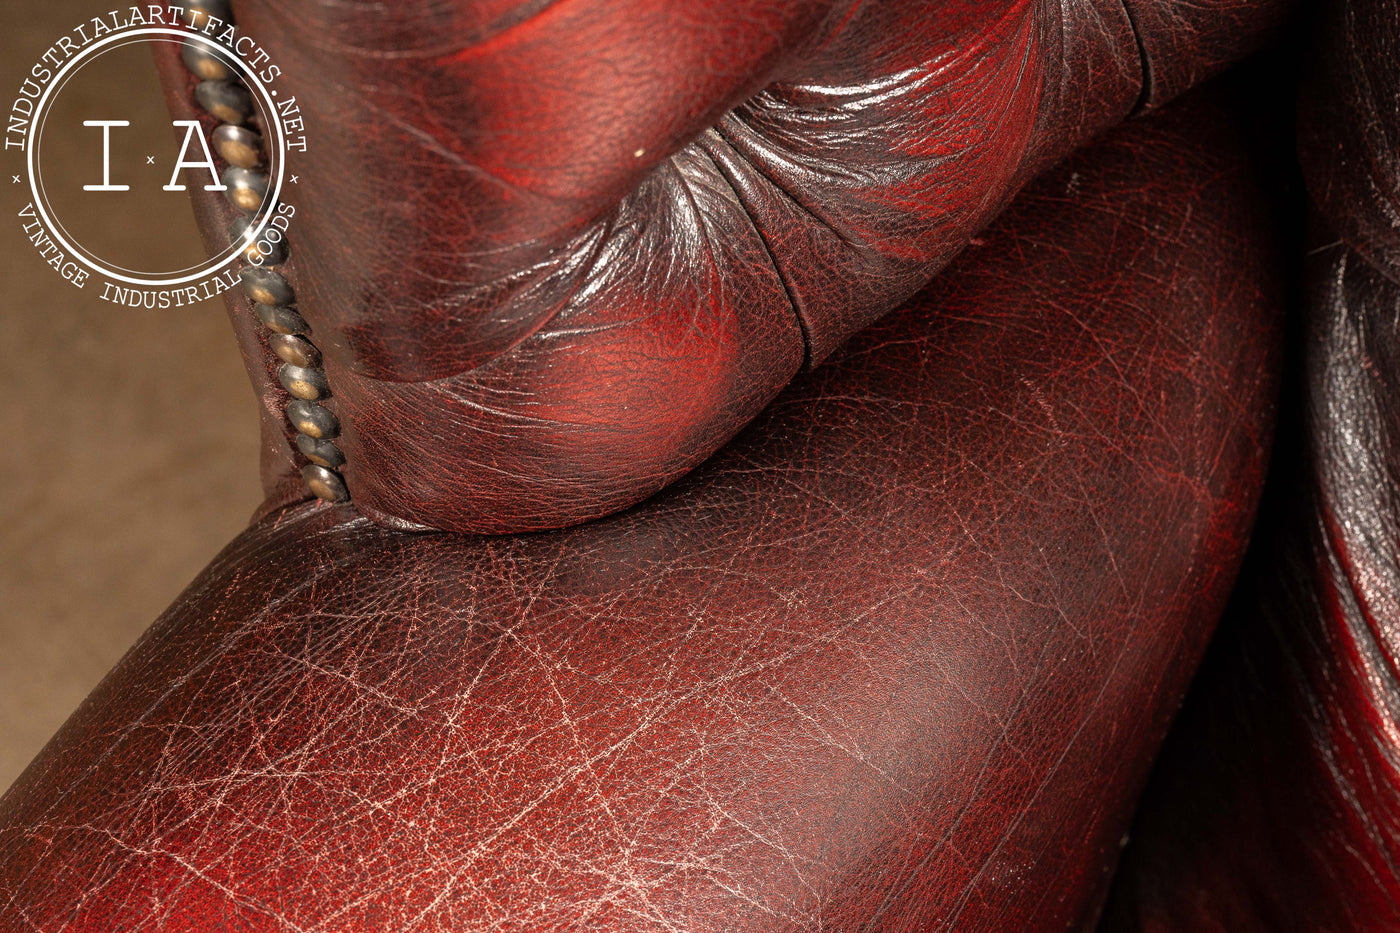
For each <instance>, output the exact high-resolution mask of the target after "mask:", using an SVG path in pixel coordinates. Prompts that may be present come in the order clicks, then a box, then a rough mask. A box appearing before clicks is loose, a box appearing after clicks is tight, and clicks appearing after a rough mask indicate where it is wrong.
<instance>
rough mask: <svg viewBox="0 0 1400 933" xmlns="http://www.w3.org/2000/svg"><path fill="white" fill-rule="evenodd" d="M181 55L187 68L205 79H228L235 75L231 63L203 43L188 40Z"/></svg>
mask: <svg viewBox="0 0 1400 933" xmlns="http://www.w3.org/2000/svg"><path fill="white" fill-rule="evenodd" d="M180 57H181V58H183V59H184V60H185V67H186V68H188V69H189V70H190V71H191V72H193V73H194V74H195V75H196V76H198V77H200V78H203V79H204V80H205V81H227V80H228V79H229V78H232V77H233V69H232V68H231V67H229V64H228V63H227V62H225V61H224V60H223V59H222V58H219V57H218V56H217V55H215V54H214V53H213V52H210V51H209V50H208V49H206V48H205V47H204V46H202V45H196V44H194V43H193V42H186V43H185V47H184V49H182V50H181V52H180Z"/></svg>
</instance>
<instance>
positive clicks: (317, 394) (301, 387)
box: [277, 363, 331, 401]
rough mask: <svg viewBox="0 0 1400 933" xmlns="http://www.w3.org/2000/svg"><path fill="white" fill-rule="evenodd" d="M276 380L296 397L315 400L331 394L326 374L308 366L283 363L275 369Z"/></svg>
mask: <svg viewBox="0 0 1400 933" xmlns="http://www.w3.org/2000/svg"><path fill="white" fill-rule="evenodd" d="M277 381H278V382H280V383H282V388H284V389H286V390H287V391H288V392H289V393H290V394H291V395H292V396H294V397H296V398H301V399H306V400H307V401H315V400H316V399H320V398H325V397H326V396H327V395H330V394H331V387H330V383H328V382H327V381H326V374H325V373H323V372H321V371H320V370H319V369H315V368H313V367H310V366H293V365H292V364H291V363H283V364H282V365H281V366H280V367H278V369H277Z"/></svg>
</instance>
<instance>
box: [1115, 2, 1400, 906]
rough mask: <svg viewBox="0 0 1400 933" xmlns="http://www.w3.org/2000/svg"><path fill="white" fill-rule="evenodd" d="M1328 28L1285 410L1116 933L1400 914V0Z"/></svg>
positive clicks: (1154, 795) (1121, 895)
mask: <svg viewBox="0 0 1400 933" xmlns="http://www.w3.org/2000/svg"><path fill="white" fill-rule="evenodd" d="M1312 35H1313V36H1314V37H1315V39H1316V45H1315V46H1313V47H1311V48H1310V50H1309V51H1310V68H1309V70H1308V72H1307V73H1306V76H1305V81H1304V90H1303V91H1302V94H1301V101H1302V106H1301V108H1300V126H1299V145H1300V156H1301V160H1300V161H1301V164H1302V168H1303V175H1304V178H1305V181H1306V184H1307V189H1308V193H1309V195H1310V196H1311V199H1312V202H1313V208H1314V213H1313V218H1312V221H1311V228H1312V229H1311V233H1310V236H1311V240H1312V244H1311V246H1312V249H1311V250H1310V254H1309V258H1308V262H1307V266H1306V275H1307V286H1306V303H1305V306H1304V309H1303V315H1302V318H1303V320H1302V323H1301V326H1300V333H1299V334H1298V338H1299V339H1298V340H1297V341H1296V345H1297V348H1298V352H1297V359H1296V361H1295V365H1294V366H1293V367H1291V369H1292V370H1293V371H1292V372H1290V380H1289V382H1290V384H1293V385H1296V389H1295V391H1294V392H1292V393H1290V397H1289V398H1288V401H1287V405H1286V407H1285V409H1284V415H1283V424H1285V425H1287V426H1288V428H1289V429H1288V430H1287V431H1286V432H1285V433H1283V435H1282V436H1281V443H1280V448H1279V451H1278V453H1277V454H1276V458H1277V460H1278V462H1279V470H1278V472H1277V475H1276V476H1275V477H1274V478H1273V479H1272V480H1271V492H1270V495H1269V497H1268V499H1267V500H1266V501H1267V504H1266V506H1265V509H1264V513H1263V514H1264V516H1265V517H1266V518H1267V519H1268V520H1267V522H1266V523H1265V524H1263V525H1262V526H1261V529H1260V532H1259V533H1258V534H1257V535H1256V540H1257V542H1258V546H1257V547H1256V548H1255V549H1254V551H1253V552H1252V554H1251V558H1250V561H1249V565H1248V566H1249V571H1248V572H1247V574H1246V576H1245V579H1244V581H1243V583H1242V586H1241V588H1240V592H1239V594H1238V595H1237V597H1236V599H1235V600H1234V603H1233V609H1232V611H1231V612H1230V613H1229V615H1228V616H1227V621H1226V624H1224V625H1222V629H1221V633H1220V638H1219V640H1218V643H1217V644H1216V645H1215V646H1213V648H1212V651H1211V655H1210V657H1209V660H1208V662H1207V663H1206V664H1205V665H1204V666H1203V668H1202V672H1201V676H1200V680H1199V684H1198V686H1197V687H1195V688H1193V692H1192V696H1191V700H1190V702H1189V703H1188V705H1187V707H1186V708H1185V710H1184V711H1183V714H1182V720H1181V723H1180V725H1179V726H1178V727H1177V729H1176V731H1175V732H1174V733H1173V736H1172V739H1171V741H1170V742H1169V744H1168V745H1167V747H1166V749H1165V751H1164V753H1163V761H1162V764H1161V767H1160V769H1159V772H1158V773H1157V774H1155V775H1154V779H1153V786H1152V790H1151V791H1150V793H1149V794H1148V795H1147V797H1146V798H1145V800H1144V804H1143V811H1142V815H1141V817H1140V819H1139V822H1138V825H1137V828H1136V830H1135V833H1134V835H1135V842H1134V844H1133V845H1132V846H1131V847H1130V848H1129V850H1128V855H1127V857H1126V859H1125V863H1124V871H1123V874H1122V878H1121V880H1120V882H1119V884H1118V888H1117V891H1116V894H1115V896H1114V902H1113V910H1112V917H1113V922H1112V923H1111V924H1108V929H1110V930H1114V931H1117V930H1144V931H1176V930H1181V931H1192V933H1195V931H1207V933H1210V931H1231V933H1239V931H1245V933H1248V931H1256V930H1257V931H1273V930H1309V931H1313V930H1315V931H1320V933H1350V931H1372V930H1394V929H1400V730H1397V725H1398V724H1400V631H1397V628H1396V625H1397V621H1400V263H1397V260H1400V251H1397V244H1400V219H1398V218H1400V215H1397V213H1396V205H1397V198H1396V192H1397V191H1400V158H1397V149H1396V141H1397V140H1400V108H1398V107H1397V104H1398V103H1400V6H1397V4H1396V3H1394V2H1390V0H1381V2H1372V0H1345V2H1337V3H1333V4H1330V5H1327V6H1326V7H1324V8H1323V9H1322V11H1321V14H1320V16H1319V22H1318V24H1317V27H1316V29H1315V30H1314V32H1313V33H1312Z"/></svg>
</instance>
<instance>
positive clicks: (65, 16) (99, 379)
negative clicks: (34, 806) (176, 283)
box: [0, 0, 260, 791]
mask: <svg viewBox="0 0 1400 933" xmlns="http://www.w3.org/2000/svg"><path fill="white" fill-rule="evenodd" d="M0 6H3V9H2V10H0V26H3V29H0V88H3V89H4V91H5V93H4V95H3V99H4V101H5V106H6V108H8V103H9V99H10V98H11V96H13V92H14V91H15V90H16V89H17V88H18V86H19V84H20V82H21V80H22V79H23V77H24V74H25V71H26V70H27V69H28V67H29V65H30V64H32V63H33V62H34V61H35V60H37V59H38V57H39V56H40V55H41V54H43V52H44V50H45V49H46V48H48V47H49V45H50V43H52V42H53V41H54V39H56V38H57V37H58V36H59V35H62V34H63V33H66V32H67V31H68V30H70V29H71V28H72V27H73V26H74V25H75V24H76V23H78V22H80V21H81V20H83V19H85V18H87V17H89V16H93V15H96V14H98V13H101V12H103V11H105V10H106V9H108V8H109V6H110V4H106V3H105V2H102V3H99V2H93V0H5V3H4V4H3V5H0ZM130 82H131V83H130V89H131V95H132V100H133V101H140V102H142V103H143V105H144V104H145V103H149V106H150V108H151V111H152V112H153V113H156V114H164V105H163V103H162V98H161V95H160V90H159V87H158V85H157V83H156V78H155V71H154V68H153V67H151V66H150V65H149V63H147V62H144V61H142V62H140V63H139V67H137V68H135V69H134V70H133V73H132V74H131V75H130ZM10 164H11V162H6V165H10ZM12 174H13V169H11V171H9V172H6V173H5V174H4V175H3V178H2V179H0V180H3V182H4V183H5V184H7V185H9V184H12V180H11V177H10V176H11V175H12ZM16 200H18V202H19V203H18V204H17V205H16V206H15V208H14V210H13V211H12V210H10V209H9V208H10V205H11V204H12V203H14V202H15V201H16ZM25 200H26V199H25V198H24V197H23V196H21V195H18V194H16V195H14V196H13V197H8V198H6V199H4V201H3V202H0V204H3V206H4V207H5V208H6V210H5V217H4V219H3V220H0V256H3V257H4V259H3V261H0V791H3V790H4V789H6V788H8V787H9V786H10V784H11V783H12V782H13V780H14V779H15V778H16V777H17V776H18V775H19V773H20V771H21V770H23V769H24V767H25V765H27V764H28V763H29V760H30V759H31V758H32V757H33V756H34V754H35V753H36V752H38V750H39V749H40V747H42V745H43V744H44V742H45V741H46V740H47V739H48V738H49V736H50V735H52V734H53V732H54V730H55V729H57V728H58V727H59V725H60V724H62V722H63V720H64V719H66V718H67V717H68V715H69V714H70V713H71V712H72V711H73V709H74V708H75V707H76V706H77V705H78V703H79V702H81V700H82V699H83V697H84V696H86V695H87V693H88V692H89V691H90V690H91V689H92V688H93V687H94V686H96V684H97V682H98V681H99V680H101V679H102V676H103V674H105V673H106V672H107V670H108V669H109V668H110V667H111V666H112V665H113V664H114V663H115V662H116V661H117V659H118V658H119V657H121V655H122V654H123V653H124V652H125V651H126V649H127V648H128V647H130V646H131V644H132V642H134V641H135V640H136V638H137V636H139V635H140V634H141V632H142V631H143V630H144V629H145V628H146V626H148V625H149V624H150V623H151V622H152V621H153V620H154V619H155V617H156V616H157V615H158V614H159V613H160V612H161V610H163V609H164V608H165V607H166V606H167V605H168V604H169V603H170V602H171V600H172V599H173V598H174V597H175V596H176V595H177V594H178V593H179V592H180V590H181V589H183V588H184V586H185V585H186V584H187V583H189V582H190V580H191V579H192V578H193V577H194V575H195V574H196V573H197V572H198V571H199V569H200V568H201V567H203V566H204V565H205V564H206V563H207V562H208V561H209V559H210V558H211V557H213V556H214V554H215V553H217V552H218V550H219V549H220V548H221V547H222V546H223V545H224V544H225V543H227V541H228V540H229V539H230V538H231V537H233V535H235V534H237V532H238V531H239V530H240V529H241V528H242V527H243V526H244V525H246V524H247V520H248V517H249V515H250V514H251V513H252V511H253V509H254V508H255V507H256V505H257V503H258V501H259V498H260V497H259V490H258V481H257V455H258V439H257V420H256V414H255V409H254V401H253V393H252V390H251V388H249V385H248V382H247V379H246V377H245V376H244V374H243V367H242V362H241V360H240V359H239V355H238V350H237V347H236V346H235V344H234V341H233V336H232V331H231V330H230V328H229V324H228V321H227V319H226V317H225V315H224V310H223V307H222V305H220V304H218V303H217V302H206V303H203V304H199V305H194V306H190V307H185V308H179V309H171V310H167V311H148V310H141V311H137V310H132V309H130V308H121V307H118V306H116V305H112V304H108V303H106V302H103V301H101V300H99V299H98V298H97V296H96V295H93V294H87V293H83V292H79V291H78V290H76V289H74V288H73V287H72V286H70V285H68V284H67V283H66V282H64V281H63V279H61V278H60V277H59V276H58V275H57V274H56V273H55V272H54V271H53V270H52V269H50V268H48V267H47V266H45V265H44V264H43V262H42V261H41V260H40V258H39V255H38V253H37V252H36V251H35V250H34V248H33V247H32V245H31V244H30V243H29V242H28V241H27V240H26V239H25V238H24V235H23V233H22V231H21V229H20V227H21V224H20V221H19V220H18V219H17V218H16V217H14V216H13V214H14V212H15V211H17V210H18V209H19V208H21V207H23V206H24V202H25ZM105 222H106V223H110V224H112V225H114V228H115V230H116V231H118V232H124V233H129V235H130V236H132V237H139V238H141V239H142V240H144V241H145V242H146V243H148V244H149V248H150V249H152V250H163V251H168V252H169V253H170V254H171V255H172V256H178V255H181V254H183V255H185V256H187V257H188V260H187V261H191V262H193V261H197V260H198V259H200V258H201V246H200V244H199V238H198V235H197V234H196V231H195V227H194V221H193V218H192V216H191V215H189V214H187V213H184V212H180V213H179V215H178V216H168V217H155V216H147V217H140V216H137V217H132V216H112V217H109V218H105Z"/></svg>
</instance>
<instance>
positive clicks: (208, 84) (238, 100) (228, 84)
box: [194, 81, 253, 123]
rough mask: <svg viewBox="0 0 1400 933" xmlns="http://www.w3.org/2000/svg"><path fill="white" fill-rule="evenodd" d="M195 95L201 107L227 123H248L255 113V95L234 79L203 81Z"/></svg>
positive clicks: (195, 90)
mask: <svg viewBox="0 0 1400 933" xmlns="http://www.w3.org/2000/svg"><path fill="white" fill-rule="evenodd" d="M194 96H195V98H196V99H197V100H198V101H199V105H200V106H201V107H203V108H204V109H205V110H207V111H209V112H210V113H212V114H213V115H214V116H215V117H216V118H218V119H220V120H222V121H224V122H225V123H246V122H247V121H248V118H249V117H251V116H252V115H253V95H252V94H249V93H248V90H247V89H246V88H244V87H243V86H242V85H240V84H237V83H235V82H233V81H201V82H200V83H199V86H198V87H196V88H195V89H194Z"/></svg>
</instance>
